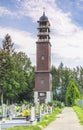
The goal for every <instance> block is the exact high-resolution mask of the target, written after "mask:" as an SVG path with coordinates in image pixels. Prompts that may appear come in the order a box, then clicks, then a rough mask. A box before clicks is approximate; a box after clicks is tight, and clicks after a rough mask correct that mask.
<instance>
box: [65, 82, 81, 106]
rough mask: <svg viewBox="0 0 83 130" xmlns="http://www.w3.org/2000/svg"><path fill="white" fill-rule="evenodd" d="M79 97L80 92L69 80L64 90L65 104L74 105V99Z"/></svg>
mask: <svg viewBox="0 0 83 130" xmlns="http://www.w3.org/2000/svg"><path fill="white" fill-rule="evenodd" d="M78 98H80V92H79V90H78V87H77V86H76V84H75V83H74V82H72V81H71V82H69V85H68V87H67V91H66V105H68V106H71V105H75V100H76V99H78Z"/></svg>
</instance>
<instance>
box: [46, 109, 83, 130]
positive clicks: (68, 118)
mask: <svg viewBox="0 0 83 130" xmlns="http://www.w3.org/2000/svg"><path fill="white" fill-rule="evenodd" d="M44 130H83V126H82V125H80V123H79V119H78V117H77V115H76V113H75V112H74V110H73V109H72V108H71V107H65V108H64V109H63V111H62V113H61V114H59V115H58V116H57V118H56V120H55V121H53V122H52V123H50V125H48V126H47V127H46V128H45V129H44Z"/></svg>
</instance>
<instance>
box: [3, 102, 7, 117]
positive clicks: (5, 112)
mask: <svg viewBox="0 0 83 130" xmlns="http://www.w3.org/2000/svg"><path fill="white" fill-rule="evenodd" d="M2 117H3V118H5V117H7V107H6V104H3V105H2Z"/></svg>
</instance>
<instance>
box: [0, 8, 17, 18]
mask: <svg viewBox="0 0 83 130" xmlns="http://www.w3.org/2000/svg"><path fill="white" fill-rule="evenodd" d="M3 15H6V16H14V15H16V13H14V12H11V11H10V10H8V9H7V8H6V7H2V6H0V16H3Z"/></svg>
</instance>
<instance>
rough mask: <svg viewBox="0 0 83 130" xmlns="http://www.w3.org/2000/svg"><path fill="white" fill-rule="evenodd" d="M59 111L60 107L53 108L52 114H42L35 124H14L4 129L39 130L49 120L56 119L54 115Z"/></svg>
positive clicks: (47, 123)
mask: <svg viewBox="0 0 83 130" xmlns="http://www.w3.org/2000/svg"><path fill="white" fill-rule="evenodd" d="M59 113H61V109H59V108H55V109H54V112H53V113H52V114H50V115H46V116H44V117H43V118H42V119H41V121H40V122H38V123H37V125H35V126H16V127H12V128H8V129H6V130H41V129H42V128H44V127H46V126H47V125H49V123H50V122H52V121H54V120H55V119H56V115H57V114H59Z"/></svg>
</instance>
